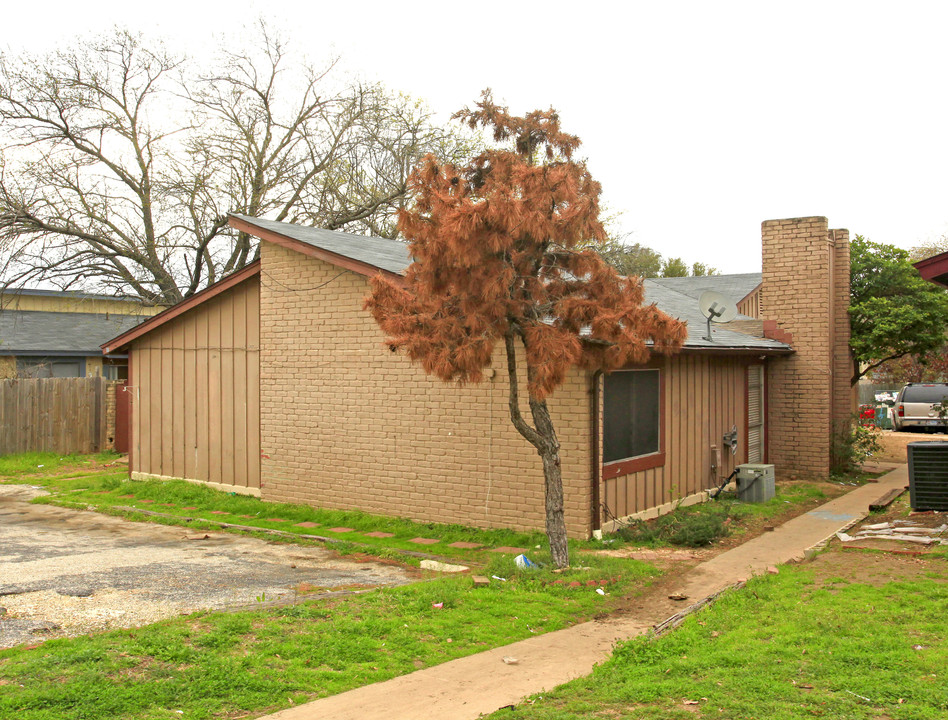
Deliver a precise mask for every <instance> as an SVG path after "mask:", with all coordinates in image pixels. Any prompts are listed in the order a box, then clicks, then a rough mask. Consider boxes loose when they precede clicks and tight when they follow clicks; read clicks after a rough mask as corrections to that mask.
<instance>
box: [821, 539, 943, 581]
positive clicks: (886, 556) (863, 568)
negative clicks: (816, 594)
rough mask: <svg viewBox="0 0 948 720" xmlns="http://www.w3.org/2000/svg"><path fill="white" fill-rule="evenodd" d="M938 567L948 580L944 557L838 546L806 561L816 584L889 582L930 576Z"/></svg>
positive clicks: (941, 579)
mask: <svg viewBox="0 0 948 720" xmlns="http://www.w3.org/2000/svg"><path fill="white" fill-rule="evenodd" d="M938 568H941V570H942V571H943V573H942V576H941V577H940V578H939V580H940V581H941V582H948V575H945V574H944V571H948V564H946V563H945V560H944V558H943V557H939V556H935V557H934V558H932V557H930V556H922V557H912V556H908V555H895V554H892V553H882V552H848V551H847V552H843V551H842V550H841V548H838V547H836V548H834V549H833V550H832V551H830V552H825V553H820V554H819V555H817V556H816V557H815V558H814V559H813V560H812V562H810V563H809V564H808V565H807V569H808V570H811V571H812V573H813V580H814V582H815V583H816V584H817V585H818V586H827V585H838V584H840V583H845V584H849V583H860V584H863V585H872V586H874V587H879V586H881V585H885V584H886V583H890V582H904V581H911V580H915V579H918V578H922V577H926V578H931V576H932V571H933V570H936V571H937V569H938Z"/></svg>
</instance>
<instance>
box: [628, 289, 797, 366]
mask: <svg viewBox="0 0 948 720" xmlns="http://www.w3.org/2000/svg"><path fill="white" fill-rule="evenodd" d="M714 277H716V278H718V279H719V280H720V279H725V278H729V277H735V276H733V275H715V276H714ZM738 277H740V276H738ZM758 277H759V275H758ZM658 279H661V280H668V279H672V278H658ZM658 279H656V278H650V279H648V280H646V281H645V299H646V301H647V302H650V303H655V304H656V305H657V306H658V308H659V309H660V310H661V311H662V312H664V313H667V314H668V315H671V316H672V317H674V318H678V319H679V320H684V321H685V322H687V323H688V339H687V340H686V341H685V347H689V348H704V349H708V350H710V349H725V348H728V349H735V348H737V349H749V350H787V349H789V348H790V346H789V345H786V344H784V343H781V342H777V341H776V340H770V339H769V338H761V337H754V336H753V335H745V334H743V333H739V332H734V331H733V330H727V329H726V328H727V324H726V323H725V324H721V325H719V324H717V323H711V337H712V338H714V340H713V342H709V341H707V340H705V339H704V336H705V335H706V334H707V331H708V326H707V320H705V318H704V315H702V314H701V311H700V310H699V309H698V299H697V297H692V296H690V295H686V294H685V293H682V292H678V291H677V290H672V289H670V288H668V287H665V285H664V284H663V283H661V282H657V280H658ZM675 279H682V280H684V279H696V278H675ZM755 287H756V285H755ZM706 289H717V288H714V287H711V288H706ZM719 292H720V291H719ZM700 294H701V293H700V292H699V293H698V295H700ZM732 297H733V296H732ZM737 317H738V318H739V319H745V320H750V319H751V318H747V317H745V316H744V315H738V316H737Z"/></svg>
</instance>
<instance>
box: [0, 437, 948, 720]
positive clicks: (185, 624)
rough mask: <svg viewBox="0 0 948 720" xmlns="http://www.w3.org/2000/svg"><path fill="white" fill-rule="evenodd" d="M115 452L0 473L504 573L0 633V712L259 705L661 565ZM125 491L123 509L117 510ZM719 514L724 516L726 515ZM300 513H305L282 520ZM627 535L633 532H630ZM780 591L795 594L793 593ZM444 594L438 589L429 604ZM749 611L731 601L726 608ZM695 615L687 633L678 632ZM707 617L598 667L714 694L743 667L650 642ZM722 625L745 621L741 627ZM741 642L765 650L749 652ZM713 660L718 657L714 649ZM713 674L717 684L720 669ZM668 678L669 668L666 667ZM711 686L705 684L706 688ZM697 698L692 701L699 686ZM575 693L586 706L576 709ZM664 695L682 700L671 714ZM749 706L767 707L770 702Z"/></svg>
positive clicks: (798, 496) (46, 458)
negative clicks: (125, 626)
mask: <svg viewBox="0 0 948 720" xmlns="http://www.w3.org/2000/svg"><path fill="white" fill-rule="evenodd" d="M113 459H114V456H110V455H108V454H106V455H102V456H96V457H87V458H84V457H57V456H51V455H38V454H30V455H28V456H15V457H6V458H0V482H8V483H9V482H14V483H21V484H31V485H39V486H43V487H45V488H46V489H47V490H49V491H50V493H51V495H49V496H46V497H42V498H37V499H36V500H35V501H34V502H43V503H51V504H56V505H60V506H65V507H77V508H83V509H93V510H98V511H100V512H108V513H113V514H118V515H124V516H126V517H129V518H131V519H142V520H149V521H152V522H164V523H172V524H180V525H186V526H188V527H192V528H208V529H219V524H220V523H225V524H227V523H234V524H240V525H245V526H254V527H258V528H260V529H261V530H264V529H276V530H280V531H284V532H287V533H290V537H287V538H282V539H283V540H284V541H288V542H306V541H305V540H303V539H300V538H295V537H293V536H295V535H299V534H304V533H305V534H319V535H325V536H330V535H331V532H330V531H329V528H332V527H338V526H345V527H349V528H353V530H354V532H351V533H346V534H345V535H344V538H345V540H341V539H340V542H336V543H333V544H332V545H331V547H333V548H334V549H337V550H339V551H340V552H343V553H345V552H367V553H369V554H373V555H377V556H381V557H385V556H388V555H395V556H397V557H399V558H400V559H401V560H403V561H406V562H410V563H414V564H417V562H418V560H417V558H414V557H410V556H405V555H399V553H400V552H403V551H405V550H409V551H414V552H419V551H423V552H426V553H431V554H435V555H445V556H450V557H452V558H456V559H457V560H459V561H461V562H467V563H470V564H472V565H476V566H477V567H478V572H480V573H482V574H485V575H497V576H499V577H503V578H506V580H505V581H501V580H493V581H492V582H491V585H490V587H486V588H474V587H473V585H472V581H471V578H470V577H469V576H467V575H463V576H450V577H438V578H435V579H430V580H428V581H426V582H423V583H418V584H416V585H412V586H407V587H400V588H388V589H381V590H377V591H373V592H370V593H366V594H361V595H353V596H348V597H342V598H339V597H337V598H314V599H313V600H309V601H306V602H304V603H301V604H299V605H293V606H287V607H282V608H263V607H261V608H259V609H254V610H252V611H240V612H231V613H201V614H196V615H192V616H189V617H184V618H179V619H175V620H170V621H166V622H160V623H156V624H154V625H150V626H147V627H142V628H137V629H133V630H121V631H113V632H107V633H102V634H97V635H93V636H90V637H80V638H74V639H60V640H51V641H48V642H46V643H44V644H42V645H39V646H36V647H23V646H20V647H17V648H12V649H9V650H0V718H6V717H10V718H14V717H15V718H18V719H23V720H32V719H37V720H38V719H40V718H43V719H49V720H53V719H55V720H59V719H63V720H66V719H70V718H76V719H79V718H82V719H84V720H85V719H91V718H110V719H111V718H131V719H138V718H169V717H187V718H235V717H245V716H248V715H259V714H262V713H264V712H266V711H270V710H276V709H278V708H281V707H286V706H288V705H292V704H298V703H300V702H305V701H308V700H311V699H315V698H318V697H323V696H326V695H331V694H335V693H339V692H342V691H344V690H347V689H351V688H354V687H359V686H362V685H365V684H368V683H373V682H378V681H381V680H385V679H387V678H390V677H394V676H397V675H400V674H404V673H408V672H412V671H414V670H415V669H418V668H422V667H427V666H430V665H435V664H437V663H440V662H444V661H446V660H450V659H453V658H457V657H462V656H465V655H469V654H472V653H476V652H479V651H482V650H485V649H488V648H492V647H497V646H500V645H504V644H507V643H510V642H515V641H517V640H520V639H523V638H526V637H530V636H531V635H534V634H539V633H543V632H549V631H551V630H556V629H560V628H563V627H566V626H568V625H571V624H574V623H576V622H580V621H583V620H586V619H589V618H591V617H593V616H595V615H597V614H599V613H602V612H609V611H610V610H611V609H613V608H614V607H616V605H617V604H618V603H619V601H620V598H621V597H622V596H628V595H633V594H637V593H640V592H643V591H644V590H645V589H647V587H648V586H649V584H650V583H651V582H652V581H653V580H654V579H655V578H656V577H658V576H659V571H658V570H656V569H655V568H654V567H652V566H650V565H647V564H645V563H641V562H636V561H632V560H628V559H616V558H611V557H605V556H602V555H599V554H595V553H591V552H588V551H589V550H592V549H596V548H600V547H602V544H601V543H599V542H596V541H589V542H571V548H572V552H573V563H574V566H579V565H581V566H582V569H573V570H570V571H568V572H566V573H563V574H554V573H552V571H551V570H550V568H549V567H548V566H547V567H543V568H540V569H538V570H532V571H531V570H518V569H516V568H515V567H514V564H513V562H512V558H511V557H510V555H509V554H506V555H503V554H498V553H493V552H490V550H491V549H492V548H497V547H501V546H510V547H520V548H526V549H527V550H528V555H529V556H530V557H531V558H532V559H535V560H538V561H540V562H546V563H548V560H549V555H548V550H547V549H546V541H545V537H544V535H543V534H542V533H518V532H514V531H508V530H477V529H472V528H467V527H463V526H456V525H438V524H430V523H416V522H412V521H409V520H405V519H400V518H390V517H380V516H374V515H369V514H367V513H360V512H347V511H332V510H322V509H316V508H311V507H308V506H302V505H283V504H277V503H269V502H264V501H261V500H259V499H256V498H252V497H247V496H240V495H235V494H231V493H226V492H221V491H218V490H213V489H210V488H207V487H205V486H202V485H196V484H193V483H186V482H172V481H169V482H132V481H129V480H127V479H126V474H127V468H126V467H125V466H110V465H108V463H109V462H110V461H112V460H113ZM822 499H824V494H823V491H822V490H821V489H819V488H816V487H810V486H807V485H805V484H799V483H798V484H793V485H792V486H790V487H789V488H787V489H785V490H782V491H781V494H780V495H778V497H777V498H775V499H774V500H773V501H771V502H770V503H766V504H763V505H759V506H741V505H739V504H737V503H735V502H733V501H727V500H725V501H722V502H720V503H716V504H713V505H712V504H708V505H705V506H699V507H696V508H687V509H685V508H683V509H681V510H679V511H677V512H676V513H675V514H674V515H673V516H672V517H671V518H670V519H669V520H667V521H662V523H667V525H668V526H669V527H682V526H684V527H691V526H692V525H693V524H695V523H697V524H698V525H701V524H702V523H705V522H706V518H707V517H709V516H713V517H721V518H723V520H722V526H723V528H724V532H730V533H740V532H742V531H743V530H744V528H745V527H747V526H749V525H750V524H751V523H752V522H753V521H759V520H761V519H762V518H764V519H766V518H771V517H776V516H779V515H780V514H782V513H785V512H786V511H787V509H788V507H790V506H794V505H796V506H800V505H806V504H812V503H814V502H818V501H819V500H822ZM123 507H124V508H132V509H131V510H123V509H121V508H123ZM135 508H137V510H136V509H135ZM143 510H149V511H158V512H161V513H163V514H165V515H167V516H169V517H167V518H154V517H146V516H145V515H142V514H141V511H143ZM187 518H192V519H191V520H188V519H187ZM695 518H697V520H695ZM724 521H728V522H727V523H726V525H724ZM300 522H310V523H317V524H318V526H317V527H307V528H301V527H295V524H296V523H300ZM660 524H661V523H657V524H655V525H660ZM370 531H383V532H388V533H392V537H388V538H371V537H369V536H368V535H367V533H368V532H370ZM416 537H437V538H438V539H439V542H438V543H437V544H435V545H417V544H412V543H410V542H409V541H410V540H411V539H412V538H416ZM270 539H273V538H270ZM459 540H463V541H466V542H474V543H478V544H480V545H482V547H481V548H478V549H473V550H464V549H458V548H451V547H449V545H450V543H452V542H455V541H459ZM628 541H629V540H628V539H623V538H622V537H609V538H608V539H607V545H608V546H609V547H613V548H614V547H617V546H619V545H622V544H624V543H626V542H628ZM644 541H645V542H647V544H651V545H661V544H667V543H668V542H674V541H676V540H675V539H674V538H672V539H669V538H668V537H666V536H665V535H664V534H662V533H657V534H655V535H654V536H653V537H650V538H646V539H645V540H644ZM636 542H643V539H642V538H636ZM537 546H539V547H537ZM783 582H785V580H784V576H781V577H780V578H777V579H775V580H773V581H771V582H770V584H767V583H763V584H757V585H754V586H753V587H754V588H755V589H754V590H753V591H752V593H756V595H754V597H758V596H759V595H760V593H762V592H767V593H772V592H775V588H777V589H779V588H780V587H781V585H780V583H783ZM801 583H802V584H801V585H800V587H801V588H803V587H805V582H803V581H802V580H801ZM597 587H602V588H603V589H604V590H605V591H606V595H605V596H602V595H599V594H598V593H597V592H596V588H597ZM794 587H796V586H794ZM788 592H789V591H788ZM742 597H744V596H743V595H735V596H733V597H731V596H729V597H727V598H725V600H724V601H722V603H721V604H720V606H719V607H722V608H726V607H728V604H729V603H735V602H738V603H740V602H742V601H741V598H742ZM758 599H759V597H758ZM942 601H944V598H942ZM787 602H788V603H790V604H791V605H792V602H793V601H791V600H787ZM808 602H810V600H808ZM439 604H440V605H441V607H436V605H439ZM765 604H766V603H765ZM943 604H944V602H943ZM745 611H746V610H745ZM745 611H739V612H738V616H740V612H745ZM714 612H718V609H717V608H715V610H714ZM783 614H785V610H781V614H780V615H779V616H778V617H782V615H783ZM702 617H704V616H702ZM702 622H704V621H703V620H702ZM735 622H736V621H735ZM765 626H766V623H763V622H762V620H760V619H757V620H755V621H754V627H753V628H752V629H751V630H748V631H746V632H751V634H753V630H755V629H756V630H759V629H760V628H761V627H765ZM696 628H697V632H698V635H697V636H693V635H692V636H689V635H688V633H692V634H693V633H695V632H696ZM704 629H705V627H704V626H703V625H700V624H696V623H695V622H694V621H693V622H691V623H689V624H688V625H686V627H685V628H684V629H683V630H682V631H680V632H676V634H675V635H673V636H671V638H668V639H662V640H659V641H658V642H656V643H632V644H631V645H629V646H627V647H623V648H622V650H621V651H620V653H619V655H618V656H617V659H616V660H614V661H612V662H611V663H610V664H609V665H608V666H607V667H613V668H614V669H613V671H612V676H613V677H615V678H618V677H619V676H620V675H622V673H625V671H626V670H625V668H626V667H627V666H634V667H636V668H638V667H642V668H648V667H649V666H648V664H647V663H646V662H645V660H648V659H649V658H651V659H653V660H654V662H655V663H657V665H653V666H652V670H656V669H657V670H658V671H659V674H660V677H658V676H654V677H653V676H652V675H650V674H649V672H645V673H644V674H643V675H640V676H638V680H637V681H638V682H640V683H641V685H642V687H643V688H644V690H643V692H646V695H645V696H643V697H648V695H647V692H648V691H649V688H652V689H654V688H655V687H659V686H660V687H662V688H665V689H666V690H668V689H670V688H672V687H673V686H674V687H678V688H681V692H684V688H688V687H692V688H693V687H700V688H701V690H700V693H699V695H700V696H702V697H708V698H709V700H710V698H711V697H712V696H713V697H715V698H717V697H719V696H720V693H722V692H724V691H723V690H721V688H724V687H726V686H727V685H729V684H732V683H734V682H737V683H738V684H741V683H745V682H749V678H748V677H747V676H748V672H747V671H746V669H745V670H743V671H741V672H739V673H736V677H733V678H731V679H730V680H729V681H728V682H727V683H725V680H724V678H725V677H726V676H727V675H728V673H727V671H726V668H723V669H720V670H721V672H718V673H717V674H716V675H715V676H714V677H715V678H718V679H716V680H714V681H713V682H711V685H714V687H710V686H709V685H708V682H709V681H707V680H706V679H702V680H701V683H700V685H696V684H695V682H696V678H698V676H699V675H700V674H701V673H705V672H706V670H705V669H700V667H699V666H698V665H695V664H694V663H696V662H699V660H700V653H699V652H697V651H695V652H688V653H682V654H684V655H687V656H688V658H692V660H690V661H687V662H686V660H687V658H682V657H677V656H676V653H678V652H679V651H678V650H677V649H676V650H673V651H668V652H665V650H663V648H665V647H666V645H665V643H666V642H668V643H676V642H678V640H675V639H673V638H679V637H684V638H688V637H691V640H685V641H683V642H686V643H689V642H690V643H695V642H697V640H696V639H695V638H696V637H697V638H700V637H703V636H701V632H703V631H704ZM742 632H745V631H742ZM735 636H737V637H740V636H739V635H737V632H736V631H735ZM715 637H716V638H717V637H718V636H715ZM722 637H723V636H722ZM800 642H803V640H800ZM717 646H723V643H718V644H717ZM672 647H675V648H678V647H679V646H678V645H672ZM699 649H700V648H699ZM728 652H733V653H734V657H733V658H731V659H730V660H728V661H727V662H731V663H732V665H733V663H734V662H736V660H735V658H741V657H742V651H741V650H740V648H739V647H734V646H730V649H729V651H728ZM636 653H639V654H641V657H639V656H638V655H636ZM754 657H755V658H756V659H757V661H761V662H767V660H766V658H763V656H761V655H760V654H757V655H755V656H754ZM663 658H667V659H663ZM671 660H674V662H673V663H672V662H671ZM709 662H712V664H713V662H716V661H715V660H714V659H713V658H712V660H711V661H709ZM617 663H618V666H617V665H616V664H617ZM682 663H684V664H682ZM659 665H660V666H661V667H658V666H659ZM616 667H620V668H622V670H621V672H619V671H617V670H615V668H616ZM682 673H683V674H682ZM601 677H602V671H600V672H599V673H597V674H596V675H594V676H593V679H591V680H589V681H587V682H590V683H595V682H598V681H599V680H601ZM597 678H598V679H599V680H597ZM689 678H690V679H689ZM719 681H720V682H721V683H722V684H721V685H717V684H716V683H717V682H719ZM676 682H677V683H678V685H674V683H676ZM669 683H671V685H670V684H669ZM620 685H621V687H618V688H610V689H609V690H608V692H609V695H607V696H604V697H603V698H601V699H600V698H599V697H598V696H596V700H595V702H594V703H593V704H594V705H595V706H596V707H599V705H600V704H601V705H602V707H603V708H607V709H608V708H611V709H609V710H608V711H607V713H606V715H603V717H621V716H622V715H621V714H619V715H616V714H612V715H610V714H609V713H617V712H619V713H621V712H626V710H625V709H622V710H619V709H617V708H619V707H620V706H622V705H623V703H625V700H621V701H620V700H616V699H615V698H617V697H620V696H621V693H623V692H625V691H626V690H625V688H626V687H627V683H626V682H625V681H623V682H622V683H620ZM569 687H572V686H569ZM589 687H590V688H592V687H594V686H593V685H590V686H589ZM715 687H716V688H718V691H719V692H718V695H714V693H713V691H714V688H715ZM814 687H816V686H814ZM562 692H565V693H569V692H570V690H569V689H566V690H564V691H562ZM594 692H595V693H598V692H599V690H589V691H579V696H577V697H576V698H571V697H569V696H568V694H567V695H562V696H559V695H558V696H557V697H562V698H563V699H562V701H560V700H557V701H556V703H555V704H544V703H543V702H540V703H538V704H537V705H536V706H535V708H536V711H537V712H550V713H554V714H550V715H538V716H537V717H586V716H587V715H586V714H584V713H587V712H592V711H591V710H590V708H589V707H587V706H582V702H584V700H583V699H582V698H587V699H588V698H589V697H592V695H591V694H590V693H594ZM676 692H678V690H676ZM695 692H698V691H697V690H693V691H692V690H689V692H688V693H686V694H687V696H688V697H691V695H694V693H695ZM797 692H799V691H797ZM808 692H811V693H813V692H814V691H808ZM854 692H859V691H858V689H855V690H854ZM583 693H585V695H584V694H583ZM663 693H664V690H663ZM663 696H664V695H663ZM652 697H653V699H654V697H656V696H655V695H654V694H653V696H652ZM682 697H685V695H682ZM869 697H872V696H871V695H870V696H869ZM544 702H545V701H544ZM649 702H652V701H650V700H635V701H633V704H636V705H641V704H643V703H645V705H644V706H643V707H648V703H649ZM700 702H701V703H702V704H703V705H704V704H705V701H700ZM577 703H579V705H577ZM778 705H779V703H778ZM573 706H576V707H579V708H583V707H585V708H586V709H579V710H575V711H574V710H573V709H572V708H573ZM697 707H698V706H689V707H688V708H687V709H686V710H687V714H685V715H682V714H681V712H686V711H683V710H681V709H680V708H678V707H677V706H675V705H674V703H671V704H669V706H668V710H667V712H666V710H662V712H666V714H664V715H662V714H658V715H641V717H662V718H664V717H668V718H672V717H694V713H693V712H691V711H692V710H694V709H695V708H697ZM708 707H710V706H708ZM716 707H717V706H716ZM721 707H722V708H723V707H725V706H724V705H721ZM729 707H732V708H733V707H736V706H729ZM740 707H743V706H740ZM768 707H769V706H768ZM679 711H680V712H679ZM702 711H703V710H702ZM516 712H523V711H522V710H517V711H516ZM597 712H598V711H597ZM676 712H678V713H679V714H677V715H676V714H674V713H676ZM741 712H743V710H742V711H741ZM555 713H560V714H555ZM563 713H566V714H563ZM570 713H572V714H570ZM577 713H579V714H577ZM669 713H671V714H669ZM756 716H757V717H768V715H766V714H758V715H756ZM630 717H638V716H630ZM709 717H710V715H709ZM714 717H727V715H721V714H718V715H714ZM734 717H745V715H741V714H738V715H734ZM748 717H749V716H748ZM773 717H783V716H773ZM787 717H790V716H787ZM841 717H842V716H841ZM853 717H861V716H853ZM867 717H871V716H867ZM893 717H895V716H893ZM900 717H901V716H900ZM906 717H908V716H906ZM918 717H927V716H924V715H920V716H918Z"/></svg>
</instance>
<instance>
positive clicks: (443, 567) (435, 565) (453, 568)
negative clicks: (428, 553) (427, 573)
mask: <svg viewBox="0 0 948 720" xmlns="http://www.w3.org/2000/svg"><path fill="white" fill-rule="evenodd" d="M421 569H422V570H434V571H435V572H443V573H459V572H464V571H465V570H469V569H470V568H468V567H467V565H452V564H451V563H446V562H440V561H438V560H422V561H421Z"/></svg>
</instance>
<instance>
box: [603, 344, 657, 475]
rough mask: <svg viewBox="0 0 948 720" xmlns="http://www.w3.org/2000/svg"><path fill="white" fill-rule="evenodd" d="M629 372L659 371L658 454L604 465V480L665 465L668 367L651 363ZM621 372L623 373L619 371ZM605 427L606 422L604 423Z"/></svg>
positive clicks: (624, 459) (614, 461)
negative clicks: (666, 380)
mask: <svg viewBox="0 0 948 720" xmlns="http://www.w3.org/2000/svg"><path fill="white" fill-rule="evenodd" d="M626 369H627V370H658V397H659V400H658V452H654V453H649V454H648V455H639V456H638V457H633V458H623V459H622V460H613V461H612V462H608V463H603V464H602V479H603V480H612V479H613V478H617V477H622V476H623V475H631V474H632V473H637V472H642V471H643V470H651V469H652V468H657V467H663V466H664V465H665V375H666V374H667V373H666V369H667V366H666V364H665V363H664V362H661V361H659V362H655V361H653V362H650V363H649V364H648V365H646V366H644V367H638V368H626ZM619 372H621V371H619ZM603 426H605V422H603Z"/></svg>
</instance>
